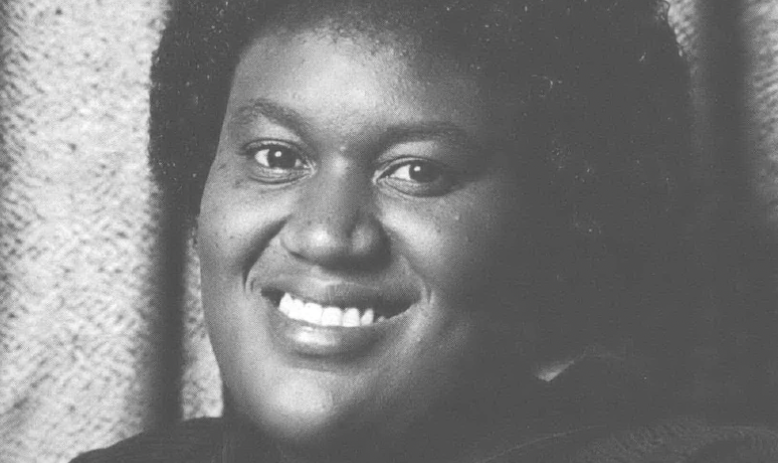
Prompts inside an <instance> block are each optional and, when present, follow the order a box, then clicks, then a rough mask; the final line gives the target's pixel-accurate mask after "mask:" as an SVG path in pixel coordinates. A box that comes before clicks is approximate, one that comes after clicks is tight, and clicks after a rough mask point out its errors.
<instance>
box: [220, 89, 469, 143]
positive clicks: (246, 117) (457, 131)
mask: <svg viewBox="0 0 778 463" xmlns="http://www.w3.org/2000/svg"><path fill="white" fill-rule="evenodd" d="M260 117H262V118H265V119H268V120H269V121H271V122H272V123H274V124H278V125H282V126H284V127H288V128H290V129H293V130H295V131H296V132H297V133H300V134H305V133H311V131H312V129H313V127H312V126H311V124H310V123H309V122H307V121H306V120H305V117H303V116H302V115H301V114H300V113H298V112H297V111H295V110H293V109H291V108H287V107H285V106H282V105H279V104H278V103H275V102H273V101H271V100H268V99H266V98H255V99H252V100H251V101H249V102H248V103H246V104H245V105H242V106H240V107H239V108H238V109H237V110H235V112H234V113H233V114H232V116H231V117H230V125H233V124H236V125H251V124H253V123H255V122H256V120H257V119H258V118H260ZM427 140H442V141H447V142H449V143H453V144H454V145H456V146H460V147H463V148H482V147H483V144H482V143H480V142H479V141H478V140H476V138H475V137H473V136H472V135H470V134H469V133H468V132H467V131H466V130H465V129H463V128H462V127H460V126H458V125H457V124H454V123H452V122H448V121H424V122H417V123H409V124H397V125H393V126H391V127H389V129H388V130H387V131H386V133H384V134H383V135H382V136H381V137H380V139H379V145H380V146H381V147H382V148H387V147H390V146H392V145H396V144H400V143H409V142H414V141H427Z"/></svg>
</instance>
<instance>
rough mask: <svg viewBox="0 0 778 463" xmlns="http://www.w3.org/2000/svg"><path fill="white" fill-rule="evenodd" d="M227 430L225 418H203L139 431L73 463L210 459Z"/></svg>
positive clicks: (196, 461) (191, 462) (207, 462)
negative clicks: (161, 428) (167, 426)
mask: <svg viewBox="0 0 778 463" xmlns="http://www.w3.org/2000/svg"><path fill="white" fill-rule="evenodd" d="M223 434H224V426H223V424H222V420H221V419H217V418H199V419H195V420H190V421H185V422H183V423H181V424H179V425H177V426H174V427H172V428H170V429H164V430H157V431H150V432H145V433H142V434H138V435H137V436H135V437H131V438H129V439H126V440H123V441H121V442H119V443H117V444H114V445H113V446H111V447H107V448H104V449H99V450H93V451H91V452H87V453H85V454H82V455H80V456H78V457H77V458H76V459H75V460H73V461H72V462H71V463H108V462H111V463H134V462H138V463H140V462H143V463H156V462H159V463H162V462H165V463H178V462H181V463H184V462H186V463H201V462H202V463H210V462H211V461H213V460H214V457H215V456H216V455H217V453H218V451H219V448H220V447H221V442H222V439H223Z"/></svg>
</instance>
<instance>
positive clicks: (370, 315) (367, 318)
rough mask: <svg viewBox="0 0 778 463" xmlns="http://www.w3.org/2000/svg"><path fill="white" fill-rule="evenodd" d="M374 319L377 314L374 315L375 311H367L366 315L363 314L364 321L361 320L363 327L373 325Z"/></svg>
mask: <svg viewBox="0 0 778 463" xmlns="http://www.w3.org/2000/svg"><path fill="white" fill-rule="evenodd" d="M373 317H375V313H373V309H367V310H366V311H365V313H364V314H362V319H361V320H360V322H361V323H362V326H365V325H372V324H373Z"/></svg>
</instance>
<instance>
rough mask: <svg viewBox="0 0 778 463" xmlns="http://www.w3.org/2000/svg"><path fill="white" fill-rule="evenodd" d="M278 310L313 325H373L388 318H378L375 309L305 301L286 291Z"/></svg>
mask: <svg viewBox="0 0 778 463" xmlns="http://www.w3.org/2000/svg"><path fill="white" fill-rule="evenodd" d="M278 310H279V311H280V312H281V313H283V314H284V315H286V316H287V317H289V318H291V319H293V320H302V321H306V322H308V323H311V324H313V325H320V326H343V327H348V328H350V327H356V326H366V325H372V324H373V323H376V322H380V321H383V320H386V318H385V317H383V316H381V317H378V318H377V319H376V316H375V311H374V310H373V309H367V310H366V311H365V312H364V313H360V310H359V309H357V308H355V307H349V308H348V309H341V308H339V307H331V306H328V307H325V306H321V305H319V304H317V303H315V302H303V301H301V300H300V299H297V298H295V297H294V296H292V295H290V294H289V293H285V294H284V296H283V297H282V298H281V301H280V302H279V303H278Z"/></svg>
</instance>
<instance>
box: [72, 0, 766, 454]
mask: <svg viewBox="0 0 778 463" xmlns="http://www.w3.org/2000/svg"><path fill="white" fill-rule="evenodd" d="M659 6H660V5H659V4H658V2H655V1H647V0H646V1H615V0H614V1H600V2H591V1H585V0H568V1H563V0H560V1H553V2H551V1H540V0H525V1H500V0H493V1H487V2H483V1H476V0H473V1H456V0H432V1H424V2H419V1H410V0H382V1H380V2H376V1H369V2H357V1H353V0H333V1H328V2H321V1H307V0H291V1H265V2H262V1H257V0H251V1H249V0H240V1H236V0H231V1H228V0H223V1H212V2H206V1H188V2H180V4H179V5H178V6H177V7H176V8H175V9H174V11H173V12H172V14H171V18H170V22H169V25H168V27H167V29H166V31H165V33H164V35H163V40H162V43H161V45H160V49H159V51H158V53H157V55H156V60H155V64H154V69H153V80H154V88H153V90H152V122H151V135H152V150H151V152H152V164H153V167H154V169H155V172H156V174H157V177H158V178H159V180H160V182H161V184H162V185H163V187H165V188H167V189H168V192H170V193H171V195H172V197H173V198H174V199H175V201H176V203H177V204H180V205H181V207H182V210H183V212H184V213H185V214H186V215H187V216H188V217H190V218H191V219H192V227H193V229H194V232H195V234H196V241H197V251H198V253H199V256H200V259H201V264H202V291H203V304H204V308H205V313H206V320H207V323H208V327H209V332H210V335H211V339H212V342H213V345H214V350H215V353H216V356H217V359H218V361H219V365H220V368H221V372H222V376H223V379H224V383H225V389H226V394H227V412H226V416H225V417H224V418H222V419H218V420H217V419H210V420H198V421H193V422H189V423H185V424H183V425H182V426H181V427H179V428H177V429H174V430H168V431H165V432H163V433H151V434H146V435H141V436H139V437H136V438H134V439H131V440H129V441H125V442H123V443H120V444H117V445H116V446H114V447H112V448H110V449H107V450H103V451H97V452H93V453H90V454H87V455H84V456H82V457H81V459H77V461H79V462H96V461H203V462H205V461H209V462H210V461H223V462H233V461H234V462H237V461H290V462H330V461H332V462H335V461H337V462H352V461H387V462H396V461H409V462H411V461H412V462H415V461H446V462H451V461H454V462H457V461H462V462H485V461H489V462H498V461H506V462H507V461H511V462H513V461H531V462H536V461H630V462H631V461H635V462H644V461H652V462H655V461H668V462H669V461H716V460H715V458H717V457H721V458H724V460H722V461H773V460H772V459H771V458H776V457H778V451H776V448H778V445H777V444H776V443H778V439H776V436H775V435H774V434H772V433H771V432H769V431H764V430H754V429H748V428H733V427H732V428H731V427H712V426H710V425H708V424H706V423H704V422H702V421H699V420H693V419H671V418H667V416H666V414H665V412H664V411H663V410H662V407H661V406H658V402H657V401H656V400H657V399H656V397H657V396H656V395H655V394H656V393H655V391H654V390H653V389H652V387H651V386H650V383H649V381H648V380H647V379H646V374H645V370H644V369H643V368H642V367H643V366H644V365H643V364H641V363H640V362H633V361H632V360H634V359H633V357H634V356H633V355H631V354H625V352H626V351H625V350H624V340H625V339H630V340H632V341H633V344H634V342H638V344H639V345H638V347H644V346H643V345H641V344H640V340H639V339H638V338H636V337H635V336H634V333H633V332H631V331H630V328H632V327H634V325H635V324H637V323H642V322H643V321H645V320H648V318H649V315H647V314H646V313H645V311H641V310H640V309H645V307H640V306H639V304H637V303H636V302H634V301H636V300H639V298H638V295H645V294H650V293H651V292H652V291H653V290H655V289H657V286H656V285H657V284H659V282H660V281H664V280H666V279H667V277H668V272H669V268H670V267H672V266H668V265H664V266H662V265H660V264H661V263H662V262H665V263H666V261H667V256H668V255H669V252H668V251H672V250H673V246H674V244H675V243H674V241H675V240H674V237H675V236H677V230H676V228H675V227H676V226H677V222H678V217H679V214H680V211H681V207H680V202H681V201H680V199H679V198H683V197H684V193H685V191H684V185H685V184H686V179H685V176H686V159H685V158H686V154H687V153H688V150H689V146H688V135H687V134H688V125H687V124H688V115H687V113H686V110H687V79H686V72H685V68H684V63H683V61H682V59H681V58H680V56H679V53H678V49H677V46H676V43H675V40H674V36H673V34H672V31H671V30H670V29H669V27H668V26H667V24H666V21H665V19H664V15H663V13H662V11H661V9H660V8H659ZM636 339H637V341H635V340H636ZM645 344H648V341H646V343H645ZM592 352H597V354H596V355H594V354H592ZM587 353H588V354H587ZM639 365H640V366H639ZM735 456H737V457H738V458H741V459H739V460H737V459H733V458H735ZM682 457H683V458H686V459H683V458H682ZM727 458H729V459H727ZM757 458H761V460H757Z"/></svg>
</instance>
